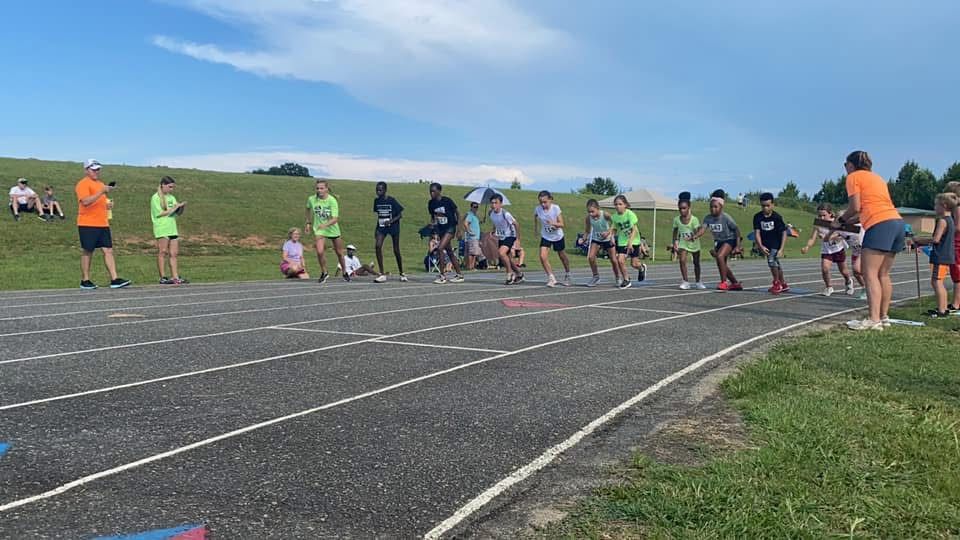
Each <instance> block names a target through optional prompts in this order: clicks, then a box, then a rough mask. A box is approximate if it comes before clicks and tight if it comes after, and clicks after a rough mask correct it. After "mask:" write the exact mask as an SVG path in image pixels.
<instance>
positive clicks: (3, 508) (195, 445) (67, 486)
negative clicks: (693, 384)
mask: <svg viewBox="0 0 960 540" xmlns="http://www.w3.org/2000/svg"><path fill="white" fill-rule="evenodd" d="M792 298H801V296H799V295H797V296H788V297H782V296H778V297H774V298H766V299H764V300H757V301H754V302H747V303H743V304H733V305H729V306H723V307H718V308H713V309H708V310H703V311H699V312H695V313H689V314H685V315H673V316H671V317H663V318H661V319H656V320H652V321H642V322H636V323H631V324H625V325H621V326H615V327H612V328H606V329H604V330H597V331H594V332H588V333H586V334H580V335H576V336H568V337H565V338H561V339H557V340H552V341H549V342H546V343H539V344H536V345H531V346H529V347H524V348H522V349H518V350H515V351H509V352H505V353H501V354H496V355H494V356H488V357H486V358H481V359H479V360H474V361H472V362H466V363H464V364H459V365H457V366H454V367H451V368H448V369H444V370H440V371H435V372H433V373H428V374H426V375H421V376H419V377H415V378H413V379H407V380H405V381H401V382H398V383H394V384H391V385H388V386H384V387H382V388H378V389H376V390H371V391H369V392H364V393H362V394H358V395H355V396H351V397H348V398H344V399H341V400H338V401H334V402H332V403H327V404H325V405H320V406H318V407H314V408H311V409H306V410H303V411H300V412H296V413H293V414H288V415H286V416H281V417H277V418H273V419H270V420H267V421H264V422H260V423H258V424H253V425H250V426H246V427H243V428H240V429H236V430H233V431H230V432H227V433H223V434H220V435H217V436H215V437H210V438H208V439H203V440H201V441H197V442H195V443H191V444H188V445H186V446H181V447H179V448H174V449H172V450H168V451H166V452H161V453H159V454H155V455H152V456H149V457H146V458H143V459H140V460H137V461H133V462H130V463H126V464H124V465H120V466H117V467H114V468H112V469H107V470H104V471H100V472H98V473H94V474H91V475H87V476H84V477H81V478H78V479H76V480H73V481H71V482H68V483H66V484H63V485H61V486H58V487H56V488H54V489H52V490H49V491H46V492H43V493H39V494H37V495H33V496H30V497H26V498H23V499H18V500H15V501H11V502H9V503H6V504H3V505H0V512H5V511H7V510H11V509H14V508H18V507H20V506H24V505H26V504H30V503H32V502H36V501H41V500H44V499H49V498H51V497H54V496H57V495H60V494H62V493H65V492H67V491H70V490H71V489H74V488H77V487H81V486H83V485H85V484H89V483H90V482H93V481H96V480H99V479H101V478H105V477H108V476H113V475H115V474H118V473H121V472H124V471H128V470H130V469H135V468H137V467H141V466H143V465H147V464H149V463H153V462H155V461H160V460H162V459H165V458H168V457H172V456H175V455H178V454H182V453H184V452H187V451H190V450H193V449H196V448H200V447H203V446H208V445H210V444H213V443H216V442H219V441H222V440H225V439H230V438H232V437H236V436H238V435H242V434H244V433H249V432H251V431H255V430H258V429H262V428H265V427H268V426H272V425H275V424H279V423H282V422H286V421H288V420H293V419H295V418H300V417H303V416H307V415H309V414H313V413H316V412H319V411H323V410H327V409H332V408H334V407H338V406H340V405H345V404H347V403H352V402H354V401H358V400H361V399H365V398H368V397H372V396H376V395H379V394H383V393H385V392H389V391H391V390H396V389H398V388H403V387H405V386H410V385H412V384H416V383H418V382H422V381H426V380H430V379H434V378H436V377H440V376H441V375H446V374H448V373H453V372H456V371H460V370H463V369H466V368H468V367H472V366H476V365H480V364H485V363H487V362H491V361H493V360H498V359H501V358H506V357H509V356H515V355H517V354H521V353H526V352H530V351H534V350H537V349H542V348H544V347H548V346H550V345H555V344H558V343H565V342H567V341H573V340H576V339H583V338H588V337H592V336H597V335H602V334H607V333H610V332H616V331H620V330H625V329H627V328H635V327H637V326H645V325H648V324H653V323H657V322H663V321H669V320H673V319H680V318H684V317H693V316H697V315H705V314H707V313H714V312H718V311H725V310H728V309H735V308H738V307H744V306H749V305H753V304H762V303H767V302H781V301H786V300H790V299H792ZM855 309H861V308H855ZM849 311H854V309H850V310H849ZM364 341H372V340H361V341H358V342H355V343H362V342H364ZM331 348H332V347H331ZM317 350H318V351H319V350H321V349H317ZM289 356H294V355H281V356H278V357H275V358H281V357H289ZM218 369H219V368H213V369H212V370H207V371H216V370H218ZM166 379H167V380H169V378H166ZM0 410H2V409H0Z"/></svg>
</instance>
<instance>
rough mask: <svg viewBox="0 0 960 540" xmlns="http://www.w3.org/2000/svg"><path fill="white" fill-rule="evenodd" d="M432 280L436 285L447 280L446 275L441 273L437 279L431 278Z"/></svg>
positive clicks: (442, 283)
mask: <svg viewBox="0 0 960 540" xmlns="http://www.w3.org/2000/svg"><path fill="white" fill-rule="evenodd" d="M433 282H434V283H436V284H437V285H444V284H446V282H447V277H446V276H444V275H443V274H440V276H438V277H437V279H435V280H433Z"/></svg>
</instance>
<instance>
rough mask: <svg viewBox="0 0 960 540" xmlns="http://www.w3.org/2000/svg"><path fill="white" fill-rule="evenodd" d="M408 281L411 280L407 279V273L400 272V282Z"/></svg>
mask: <svg viewBox="0 0 960 540" xmlns="http://www.w3.org/2000/svg"><path fill="white" fill-rule="evenodd" d="M408 281H410V280H409V279H407V275H406V274H400V282H401V283H406V282H408Z"/></svg>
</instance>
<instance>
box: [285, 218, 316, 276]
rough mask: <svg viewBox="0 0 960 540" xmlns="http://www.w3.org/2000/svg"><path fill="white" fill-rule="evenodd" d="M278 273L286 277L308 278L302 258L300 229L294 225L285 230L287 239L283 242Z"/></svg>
mask: <svg viewBox="0 0 960 540" xmlns="http://www.w3.org/2000/svg"><path fill="white" fill-rule="evenodd" d="M280 273H282V274H283V275H284V276H285V277H287V278H298V279H310V274H308V273H307V265H306V261H304V259H303V244H301V243H300V229H298V228H296V227H294V228H292V229H290V230H289V231H287V241H286V242H284V243H283V258H282V259H281V260H280Z"/></svg>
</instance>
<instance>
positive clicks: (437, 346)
mask: <svg viewBox="0 0 960 540" xmlns="http://www.w3.org/2000/svg"><path fill="white" fill-rule="evenodd" d="M376 343H392V344H394V345H409V346H411V347H426V348H428V349H453V350H455V351H472V352H486V353H494V354H503V353H505V352H508V351H501V350H499V349H480V348H477V347H457V346H455V345H435V344H433V343H413V342H411V341H396V340H392V339H378V340H376Z"/></svg>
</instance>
